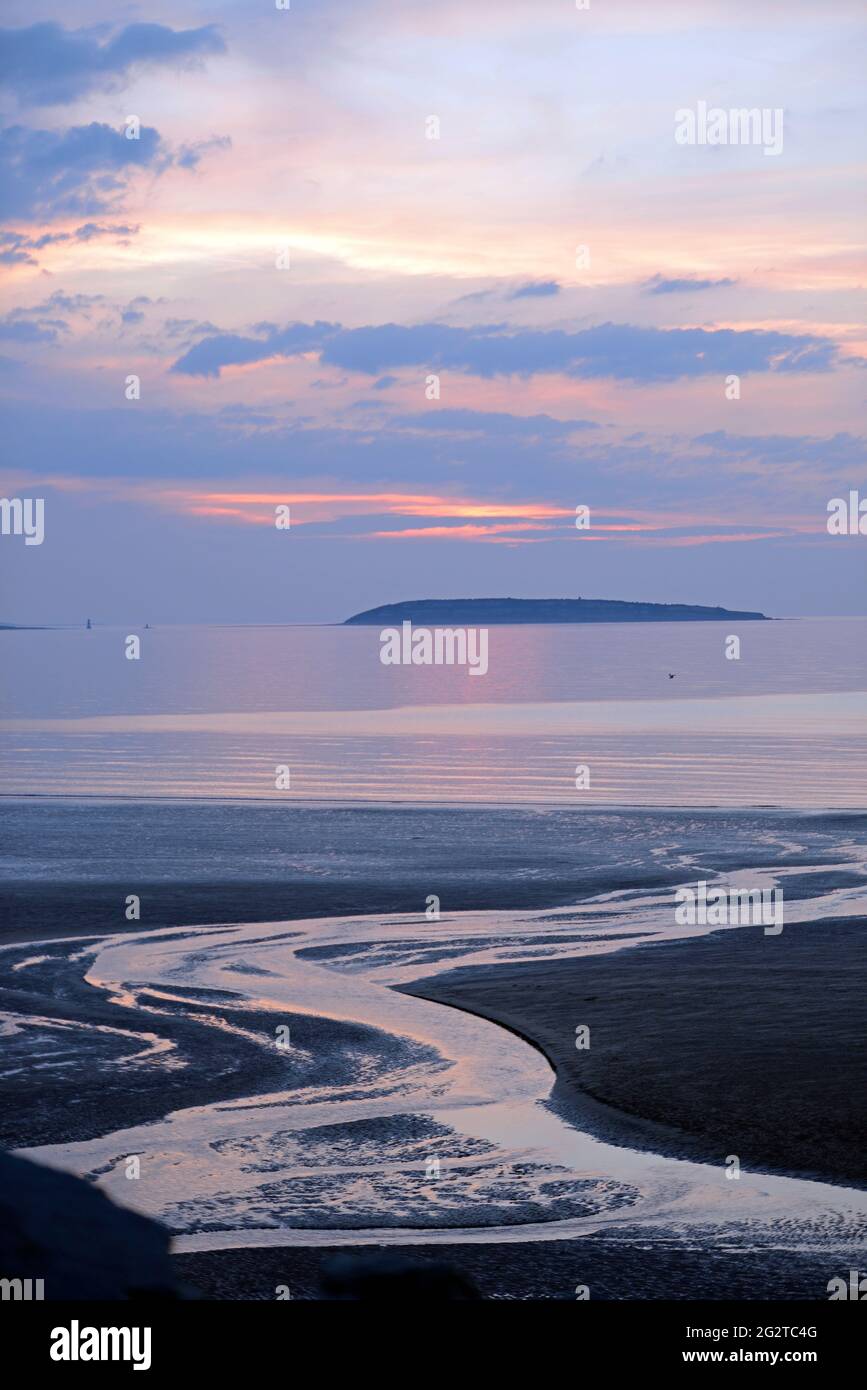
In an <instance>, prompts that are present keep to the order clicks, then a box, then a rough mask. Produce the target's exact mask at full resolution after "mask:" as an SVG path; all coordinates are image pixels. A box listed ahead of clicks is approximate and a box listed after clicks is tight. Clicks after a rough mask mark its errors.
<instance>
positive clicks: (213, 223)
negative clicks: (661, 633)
mask: <svg viewBox="0 0 867 1390" xmlns="http://www.w3.org/2000/svg"><path fill="white" fill-rule="evenodd" d="M3 24H4V26H5V27H4V28H3V30H2V34H0V187H2V190H3V191H2V202H0V280H2V306H0V413H2V423H3V433H2V437H3V439H4V440H5V443H4V445H3V462H2V471H0V496H5V497H7V498H21V499H28V498H29V499H36V498H41V499H44V505H45V513H44V515H45V534H44V540H43V542H42V544H39V545H26V544H25V540H24V537H23V536H21V535H14V534H9V535H0V621H5V622H15V623H55V622H56V623H78V622H83V621H84V618H85V617H91V618H92V619H93V620H94V621H95V622H101V623H102V622H104V623H126V622H129V623H143V622H145V621H149V622H151V623H172V622H251V623H255V622H263V623H278V622H333V621H340V620H342V619H343V618H345V617H347V616H349V615H350V614H351V613H353V612H356V611H358V610H360V609H362V608H367V607H371V606H373V605H376V604H380V603H386V602H393V601H397V600H400V599H410V598H418V597H449V596H457V595H478V596H484V595H503V594H511V595H515V596H521V597H546V596H562V597H567V596H577V595H583V596H584V597H594V598H616V599H641V600H652V601H658V602H687V603H707V604H723V605H725V606H728V607H733V608H741V609H743V608H748V609H761V610H762V611H764V612H766V613H769V614H773V615H777V616H791V615H797V614H803V615H807V616H818V615H823V614H864V613H865V612H867V602H865V595H867V584H865V580H867V538H865V537H864V536H860V535H854V536H839V535H833V536H832V535H829V533H828V530H827V525H826V523H827V517H828V503H829V501H830V500H831V499H832V498H835V497H840V496H842V497H846V498H848V495H849V493H850V491H851V490H859V496H860V497H861V498H863V499H867V469H865V467H864V448H863V433H864V401H865V394H867V375H865V367H867V331H865V329H864V327H863V322H864V269H863V265H864V262H863V241H864V237H863V231H864V164H865V111H864V106H865V97H864V89H863V81H862V72H863V69H864V59H865V51H864V50H865V33H867V22H865V17H864V13H863V10H862V7H861V6H860V5H856V4H851V3H844V0H825V3H823V4H822V5H816V4H815V3H812V2H811V3H803V0H785V3H783V2H782V0H781V2H780V3H776V0H749V2H748V0H743V2H741V0H730V3H725V4H723V3H717V0H704V2H703V3H701V4H699V3H696V0H689V3H679V0H660V3H655V4H652V5H651V4H648V3H646V0H622V3H615V0H590V4H589V6H588V8H586V9H579V8H578V6H577V5H575V4H573V3H572V0H473V3H472V4H468V3H467V0H437V3H431V0H400V3H398V0H388V2H385V0H291V6H290V7H289V8H287V9H278V8H277V5H276V4H273V5H269V3H267V0H257V2H256V3H252V2H251V0H243V3H238V0H217V2H216V3H210V4H208V5H205V4H196V3H188V0H175V3H173V4H171V5H169V4H160V3H157V4H152V5H147V6H142V5H137V4H112V5H111V6H109V5H108V4H107V3H105V0H99V2H98V3H97V2H96V0H93V2H91V0H69V3H66V4H64V5H63V6H59V5H57V4H56V3H55V4H54V5H43V4H41V3H40V0H27V3H26V4H25V3H19V0H11V3H9V2H7V4H6V5H5V6H4V19H3ZM701 103H704V104H705V108H706V109H711V110H713V109H716V110H723V111H726V112H728V111H729V110H735V109H737V110H740V109H753V108H755V109H758V110H761V111H766V112H768V113H769V114H773V113H775V112H776V113H779V120H780V121H781V126H780V130H781V136H782V140H781V146H782V147H781V148H779V149H777V150H773V149H769V148H768V142H767V141H765V142H764V143H762V142H761V141H757V142H754V143H740V144H738V143H733V142H731V141H730V142H729V143H719V142H718V143H691V144H690V143H682V142H681V141H680V140H679V139H678V138H676V132H677V129H678V124H679V117H678V113H679V112H681V113H682V112H683V111H694V112H698V110H699V107H700V104H701ZM681 123H682V122H681ZM131 137H132V138H131ZM733 379H736V380H733ZM285 505H288V506H289V509H290V516H291V525H290V526H289V527H288V528H285V527H278V526H277V525H276V524H275V522H276V518H277V515H278V513H277V509H278V508H280V507H283V506H285ZM579 506H583V507H587V508H589V525H588V526H587V527H586V528H583V529H577V528H576V526H575V515H576V507H579Z"/></svg>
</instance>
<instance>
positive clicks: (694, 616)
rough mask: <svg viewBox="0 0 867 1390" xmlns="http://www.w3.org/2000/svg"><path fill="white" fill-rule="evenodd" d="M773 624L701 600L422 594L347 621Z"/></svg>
mask: <svg viewBox="0 0 867 1390" xmlns="http://www.w3.org/2000/svg"><path fill="white" fill-rule="evenodd" d="M723 621H728V622H734V621H738V622H770V621H771V619H770V618H768V617H767V615H766V614H764V613H748V612H741V611H740V610H738V609H733V608H706V607H703V606H702V605H700V604H696V603H642V602H638V603H632V602H629V601H626V600H621V599H605V598H420V599H405V600H404V601H403V602H401V603H384V604H381V605H380V606H379V607H378V608H367V609H365V610H364V612H363V613H354V614H353V615H352V617H351V618H347V619H346V620H345V622H344V624H343V626H344V627H346V626H353V625H355V626H362V625H370V626H375V625H377V624H395V623H403V622H412V623H429V624H434V625H435V624H438V623H479V624H488V625H495V624H501V625H502V624H509V623H512V624H519V623H702V622H704V623H709V622H711V623H712V622H723Z"/></svg>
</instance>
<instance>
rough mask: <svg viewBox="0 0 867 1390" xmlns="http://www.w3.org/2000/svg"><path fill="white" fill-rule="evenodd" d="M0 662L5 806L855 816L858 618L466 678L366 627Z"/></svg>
mask: <svg viewBox="0 0 867 1390" xmlns="http://www.w3.org/2000/svg"><path fill="white" fill-rule="evenodd" d="M130 633H136V634H137V635H138V636H139V637H140V638H141V657H140V659H139V660H128V659H127V658H126V656H125V639H126V637H127V635H128V634H130ZM731 633H734V634H737V635H738V636H739V637H740V642H741V654H740V659H739V660H729V659H727V658H726V655H725V645H726V638H727V637H728V636H729V635H730V634H731ZM0 652H2V672H3V675H2V688H0V745H2V764H0V766H2V771H0V790H2V792H3V793H5V794H6V795H15V796H21V795H25V796H58V795H61V796H106V795H109V796H123V797H132V798H139V797H231V798H234V797H238V798H249V797H253V798H262V799H278V798H284V799H285V798H290V799H292V800H298V801H309V800H331V801H339V802H359V801H407V802H435V803H444V804H448V803H459V802H479V803H482V802H490V803H497V804H503V803H510V804H515V803H533V802H539V803H558V804H568V805H584V804H595V805H598V804H621V805H665V806H682V805H691V806H698V805H702V806H735V805H744V806H757V805H765V806H791V807H799V806H804V807H829V808H846V807H863V806H864V805H865V804H867V739H865V731H867V694H865V692H867V619H861V618H847V619H843V618H829V619H809V620H788V621H783V622H771V623H740V624H737V623H735V624H732V625H731V626H728V625H727V624H725V623H670V624H669V623H665V624H629V625H620V624H611V625H608V624H604V625H603V624H600V625H592V626H590V625H588V626H563V627H518V628H508V627H499V628H497V627H494V628H491V629H490V637H489V656H488V671H487V674H486V675H484V676H478V677H474V676H470V675H469V672H468V670H467V668H465V667H463V668H462V667H424V666H420V667H401V666H383V665H382V664H381V662H380V660H379V653H380V639H379V629H378V628H342V627H205V626H201V627H165V628H155V629H151V630H144V629H141V628H101V629H100V628H97V629H94V630H93V631H91V632H86V631H85V630H84V629H76V630H74V631H72V630H62V631H31V632H0ZM672 677H673V678H672ZM278 768H284V769H288V777H287V775H286V773H285V772H284V773H283V774H282V775H281V776H280V780H281V782H282V783H283V785H282V786H281V788H280V789H278V788H277V785H276V782H277V779H278V775H279V774H278V772H277V769H278ZM585 769H586V770H585ZM287 781H288V786H287V785H285V784H286V783H287ZM576 781H578V782H580V783H581V785H580V786H576Z"/></svg>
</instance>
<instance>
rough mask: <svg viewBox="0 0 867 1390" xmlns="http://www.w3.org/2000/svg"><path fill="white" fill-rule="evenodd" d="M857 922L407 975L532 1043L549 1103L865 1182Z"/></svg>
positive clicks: (668, 1140) (657, 1146)
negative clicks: (549, 1088) (547, 1079)
mask: <svg viewBox="0 0 867 1390" xmlns="http://www.w3.org/2000/svg"><path fill="white" fill-rule="evenodd" d="M865 928H867V919H865V918H862V919H855V920H851V919H850V920H845V921H837V922H816V923H810V924H805V925H797V924H795V925H788V926H786V927H785V928H784V930H783V932H782V934H781V936H779V937H766V936H764V935H763V933H762V931H761V929H760V928H752V927H744V928H735V929H729V930H726V931H720V932H716V933H714V934H713V935H711V936H708V937H704V938H701V939H699V940H694V941H687V942H671V943H658V942H657V943H654V944H652V945H650V946H641V945H639V946H635V947H631V948H629V949H627V950H624V951H621V952H618V953H617V954H615V955H606V956H597V957H594V958H591V959H587V958H583V959H565V960H564V959H558V960H552V961H531V962H522V963H521V964H516V965H514V966H512V965H496V966H493V967H490V968H485V967H464V968H460V969H457V970H453V971H451V972H449V973H447V974H441V975H439V976H437V977H436V978H435V979H429V980H420V981H416V982H415V983H413V984H412V985H408V986H404V987H403V989H404V992H405V993H408V994H415V995H419V996H421V997H422V998H425V999H430V1000H435V1001H437V1002H440V1003H444V1004H450V1005H453V1006H454V1007H456V1008H460V1009H466V1010H469V1011H470V1012H472V1013H477V1014H480V1015H481V1016H482V1017H484V1018H489V1019H492V1020H494V1021H495V1022H497V1023H502V1024H504V1025H505V1026H506V1027H508V1028H510V1029H512V1030H513V1031H515V1032H517V1033H519V1034H520V1035H521V1036H522V1037H525V1038H527V1039H528V1040H529V1041H532V1042H533V1043H535V1045H536V1046H538V1047H540V1048H541V1049H542V1050H543V1051H544V1052H545V1054H546V1055H547V1057H548V1058H549V1060H550V1061H551V1063H552V1065H553V1066H554V1068H555V1070H556V1072H557V1084H556V1086H555V1088H554V1092H553V1094H552V1098H551V1103H552V1105H554V1106H555V1107H556V1108H558V1109H559V1110H560V1113H562V1114H564V1115H565V1116H566V1117H567V1118H569V1119H571V1120H573V1121H574V1122H575V1123H577V1124H578V1125H579V1127H580V1128H582V1129H585V1130H589V1131H590V1132H591V1133H595V1134H597V1135H598V1136H599V1137H600V1138H604V1139H606V1140H608V1141H609V1142H613V1143H626V1144H628V1145H629V1146H630V1147H632V1148H639V1149H650V1150H653V1151H654V1152H657V1153H667V1154H671V1155H674V1156H678V1157H691V1158H698V1159H701V1160H703V1161H706V1162H710V1163H719V1164H720V1165H721V1166H722V1165H724V1163H725V1160H726V1158H727V1157H728V1156H729V1155H732V1154H734V1155H737V1157H738V1158H739V1160H740V1163H741V1166H742V1167H744V1168H758V1169H761V1170H762V1171H773V1172H778V1173H784V1174H787V1175H790V1176H791V1175H794V1176H799V1177H812V1178H819V1179H820V1180H825V1181H829V1182H836V1183H841V1184H844V1185H846V1186H858V1187H867V1120H865V1106H864V1097H865V1095H867V1054H865V1050H864V1046H863V1039H864V1035H865V1031H867V990H865V989H864V980H865V972H867V933H865ZM578 1025H588V1026H589V1028H590V1046H589V1048H587V1049H585V1050H580V1051H579V1050H578V1049H577V1048H576V1046H575V1029H576V1026H578ZM588 1100H589V1103H588ZM594 1101H596V1102H601V1106H599V1105H594V1104H593V1102H594ZM605 1107H613V1111H611V1110H608V1109H607V1108H605ZM614 1112H616V1113H614Z"/></svg>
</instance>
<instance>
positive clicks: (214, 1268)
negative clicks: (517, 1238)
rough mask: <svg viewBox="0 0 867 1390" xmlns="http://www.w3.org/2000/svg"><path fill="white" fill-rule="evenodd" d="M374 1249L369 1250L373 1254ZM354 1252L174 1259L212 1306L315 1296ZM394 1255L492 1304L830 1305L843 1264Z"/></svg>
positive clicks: (665, 1252)
mask: <svg viewBox="0 0 867 1390" xmlns="http://www.w3.org/2000/svg"><path fill="white" fill-rule="evenodd" d="M377 1248H378V1247H371V1246H368V1247H367V1252H368V1253H370V1252H371V1251H372V1250H374V1249H377ZM355 1253H357V1252H356V1251H355V1249H354V1248H353V1247H351V1246H343V1247H339V1248H338V1247H334V1248H332V1249H329V1250H311V1249H305V1248H304V1247H296V1248H291V1247H283V1248H280V1249H276V1250H260V1249H254V1250H216V1251H207V1252H201V1253H196V1254H185V1255H175V1256H174V1257H173V1258H174V1262H175V1267H176V1269H177V1277H178V1279H179V1280H180V1281H181V1282H182V1283H183V1284H185V1285H186V1286H187V1287H189V1288H190V1289H194V1290H196V1291H197V1292H198V1293H199V1294H200V1295H201V1296H203V1297H205V1298H213V1299H226V1300H235V1299H256V1300H263V1301H268V1300H273V1299H275V1298H276V1297H277V1293H276V1290H277V1287H278V1286H279V1285H284V1286H286V1287H288V1289H289V1292H290V1296H291V1297H292V1298H293V1299H319V1298H322V1297H323V1293H322V1289H321V1271H322V1268H323V1266H324V1267H325V1268H327V1267H328V1263H329V1261H330V1260H331V1259H332V1258H333V1257H335V1256H337V1255H340V1254H346V1255H352V1254H355ZM387 1253H388V1255H389V1256H396V1255H400V1256H403V1257H405V1258H406V1259H408V1260H412V1261H413V1262H414V1263H416V1264H419V1265H423V1264H428V1263H431V1264H437V1265H446V1266H448V1267H449V1268H451V1269H453V1270H457V1271H459V1272H460V1273H461V1274H463V1275H464V1276H465V1277H466V1278H467V1279H469V1280H470V1282H471V1283H472V1284H473V1285H474V1286H475V1288H476V1289H477V1290H478V1292H479V1293H480V1294H481V1296H482V1297H483V1298H486V1299H517V1300H526V1299H533V1300H537V1299H545V1300H557V1299H560V1300H575V1298H576V1289H577V1287H578V1285H585V1286H586V1287H587V1289H588V1290H589V1296H590V1298H591V1300H594V1301H596V1300H600V1299H602V1300H607V1299H611V1300H614V1299H664V1300H668V1299H676V1300H687V1301H688V1300H693V1299H749V1300H759V1301H761V1300H764V1299H767V1300H773V1301H778V1300H779V1301H783V1300H789V1299H794V1300H807V1301H814V1300H816V1299H823V1298H827V1285H828V1281H829V1279H831V1278H833V1277H834V1276H836V1275H838V1274H840V1272H841V1265H840V1259H839V1257H838V1256H835V1255H834V1254H828V1253H826V1252H823V1251H817V1252H815V1253H804V1252H800V1251H797V1252H795V1251H791V1250H783V1251H774V1250H762V1251H750V1250H724V1249H715V1248H713V1247H712V1246H704V1247H702V1248H688V1247H685V1246H678V1245H677V1243H676V1242H671V1244H666V1243H665V1242H664V1241H656V1242H654V1243H651V1242H650V1241H649V1240H648V1238H647V1233H646V1232H643V1231H639V1230H636V1231H634V1232H632V1233H631V1238H630V1232H629V1231H626V1230H624V1231H622V1232H621V1233H620V1235H619V1236H618V1238H617V1239H616V1240H612V1239H610V1238H608V1237H606V1236H601V1235H588V1236H584V1237H582V1239H581V1240H558V1241H537V1242H528V1243H526V1244H503V1245H496V1244H491V1245H484V1246H479V1245H461V1244H454V1245H440V1246H437V1248H436V1249H435V1250H423V1249H420V1248H419V1247H418V1246H417V1245H408V1246H393V1245H392V1246H388V1247H387Z"/></svg>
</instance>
